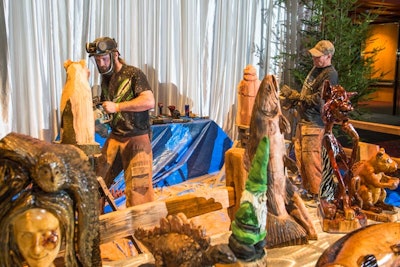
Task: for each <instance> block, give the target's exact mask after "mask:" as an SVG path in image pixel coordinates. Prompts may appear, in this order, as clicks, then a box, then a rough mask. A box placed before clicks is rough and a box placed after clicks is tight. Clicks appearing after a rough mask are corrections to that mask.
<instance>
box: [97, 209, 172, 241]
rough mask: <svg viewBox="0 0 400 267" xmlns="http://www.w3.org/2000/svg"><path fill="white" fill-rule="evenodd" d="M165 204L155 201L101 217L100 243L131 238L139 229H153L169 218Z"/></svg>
mask: <svg viewBox="0 0 400 267" xmlns="http://www.w3.org/2000/svg"><path fill="white" fill-rule="evenodd" d="M167 214H168V211H167V207H166V205H165V203H164V202H162V201H154V202H150V203H145V204H142V205H137V206H133V207H129V208H126V209H123V210H117V211H113V212H110V213H106V214H103V215H101V216H100V243H102V244H103V243H107V242H110V241H113V240H117V239H120V238H124V237H127V236H131V235H133V233H134V230H135V229H137V228H138V227H153V226H156V225H158V224H159V223H160V219H161V218H163V217H165V216H167Z"/></svg>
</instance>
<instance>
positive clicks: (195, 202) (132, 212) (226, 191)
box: [100, 187, 235, 244]
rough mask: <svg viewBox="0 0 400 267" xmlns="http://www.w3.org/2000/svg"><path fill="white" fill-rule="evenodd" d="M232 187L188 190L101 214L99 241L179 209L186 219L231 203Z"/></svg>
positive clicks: (153, 223)
mask: <svg viewBox="0 0 400 267" xmlns="http://www.w3.org/2000/svg"><path fill="white" fill-rule="evenodd" d="M234 203H235V200H234V189H233V188H232V187H225V188H224V187H222V188H217V189H212V190H210V191H208V192H206V193H201V194H200V193H190V194H186V195H183V196H178V197H173V198H169V199H167V200H166V201H154V202H149V203H145V204H142V205H137V206H133V207H129V208H126V209H123V210H118V211H114V212H111V213H107V214H103V215H101V216H100V233H101V236H100V238H101V240H100V243H101V244H103V243H107V242H110V241H113V240H116V239H119V238H124V237H127V236H131V235H133V233H134V231H135V229H137V228H138V227H142V228H148V227H154V226H158V225H159V223H160V219H161V218H163V217H166V216H168V215H171V214H177V213H179V212H183V213H185V215H186V216H187V217H188V218H191V217H195V216H199V215H202V214H205V213H209V212H212V211H216V210H221V209H227V208H229V207H231V206H233V205H234Z"/></svg>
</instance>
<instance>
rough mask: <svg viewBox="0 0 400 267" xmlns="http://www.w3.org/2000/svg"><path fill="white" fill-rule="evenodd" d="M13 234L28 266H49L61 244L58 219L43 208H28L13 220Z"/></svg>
mask: <svg viewBox="0 0 400 267" xmlns="http://www.w3.org/2000/svg"><path fill="white" fill-rule="evenodd" d="M14 236H15V240H16V242H17V245H18V248H19V251H20V252H21V254H22V256H23V257H24V259H25V260H26V262H27V263H28V265H29V267H51V266H54V265H53V261H54V260H55V258H56V257H57V255H58V252H59V250H60V246H61V230H60V224H59V221H58V219H57V218H56V217H55V216H54V215H53V214H52V213H51V212H48V211H46V210H45V209H39V208H34V209H29V210H27V211H25V212H23V213H22V214H20V215H18V216H17V217H16V218H15V220H14Z"/></svg>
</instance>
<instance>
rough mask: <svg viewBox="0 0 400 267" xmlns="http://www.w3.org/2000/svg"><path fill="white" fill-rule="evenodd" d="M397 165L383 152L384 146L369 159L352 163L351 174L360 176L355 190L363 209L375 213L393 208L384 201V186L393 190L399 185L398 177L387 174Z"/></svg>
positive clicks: (394, 169)
mask: <svg viewBox="0 0 400 267" xmlns="http://www.w3.org/2000/svg"><path fill="white" fill-rule="evenodd" d="M397 167H398V165H397V162H396V161H394V160H393V159H392V158H391V157H390V156H389V155H388V154H386V153H385V149H384V148H381V149H380V150H379V151H378V152H377V153H376V154H375V155H373V156H372V157H371V158H370V159H368V160H361V161H359V162H357V163H355V164H354V165H353V167H352V171H353V175H354V176H358V177H359V178H360V188H359V189H358V191H357V192H358V195H359V196H360V197H361V199H362V206H361V207H362V209H363V210H369V211H372V212H375V213H381V212H382V210H389V211H393V210H394V207H393V206H392V205H388V204H386V203H385V199H386V191H385V188H388V189H390V190H395V189H396V188H397V187H398V186H399V178H398V177H392V176H389V175H388V174H390V173H394V172H395V171H396V170H397Z"/></svg>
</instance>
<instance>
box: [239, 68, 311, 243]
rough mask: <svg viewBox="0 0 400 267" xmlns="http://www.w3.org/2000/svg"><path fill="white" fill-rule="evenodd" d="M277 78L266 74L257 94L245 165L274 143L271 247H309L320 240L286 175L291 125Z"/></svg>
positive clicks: (270, 184) (270, 181)
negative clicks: (287, 137)
mask: <svg viewBox="0 0 400 267" xmlns="http://www.w3.org/2000/svg"><path fill="white" fill-rule="evenodd" d="M278 91H279V87H278V84H277V82H276V79H275V76H273V75H266V76H265V77H264V79H263V80H262V82H261V85H260V88H259V90H258V92H257V96H256V99H255V103H254V107H253V110H252V115H251V122H250V130H249V143H248V145H247V146H246V151H245V159H244V163H245V166H246V169H247V170H249V168H250V163H251V160H252V159H253V157H254V155H255V153H256V149H257V146H258V144H259V142H260V140H261V139H262V138H263V137H264V136H267V137H268V139H269V142H270V151H271V152H270V158H269V163H268V171H267V174H268V190H267V207H268V215H267V233H268V235H267V247H270V248H272V247H280V246H288V245H298V244H306V243H308V240H309V239H317V234H316V231H315V228H314V225H313V223H312V221H311V219H310V216H309V214H308V211H307V209H306V207H305V205H304V203H303V201H302V199H301V197H300V195H299V194H298V193H297V191H296V189H295V187H294V185H293V184H292V183H291V181H290V179H289V178H288V177H287V175H286V172H285V166H284V162H285V158H287V155H286V147H285V140H284V133H285V132H289V131H290V125H289V123H288V121H287V120H286V118H285V117H284V116H283V115H282V112H281V107H280V102H279V92H278Z"/></svg>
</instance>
